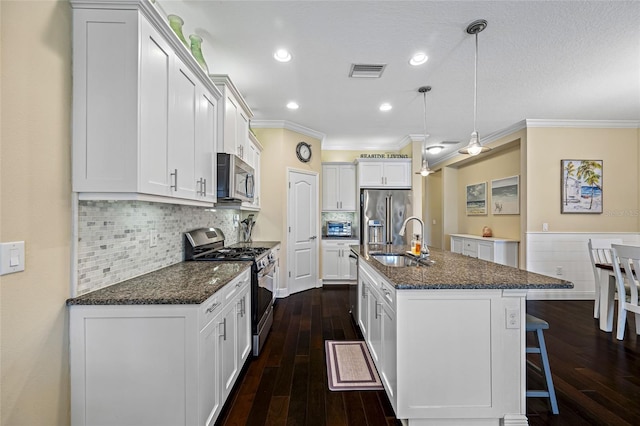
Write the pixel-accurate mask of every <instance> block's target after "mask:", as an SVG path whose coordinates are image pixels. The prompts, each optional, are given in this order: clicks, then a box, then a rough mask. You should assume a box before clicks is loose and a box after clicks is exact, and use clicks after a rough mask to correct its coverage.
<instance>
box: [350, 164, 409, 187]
mask: <svg viewBox="0 0 640 426" xmlns="http://www.w3.org/2000/svg"><path fill="white" fill-rule="evenodd" d="M358 185H359V186H360V188H409V189H410V188H411V159H410V158H409V159H389V160H373V161H370V160H368V159H358Z"/></svg>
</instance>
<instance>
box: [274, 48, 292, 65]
mask: <svg viewBox="0 0 640 426" xmlns="http://www.w3.org/2000/svg"><path fill="white" fill-rule="evenodd" d="M273 57H274V59H275V60H276V61H278V62H289V61H290V60H291V53H289V51H288V50H286V49H278V50H276V53H274V54H273Z"/></svg>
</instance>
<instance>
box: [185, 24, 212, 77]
mask: <svg viewBox="0 0 640 426" xmlns="http://www.w3.org/2000/svg"><path fill="white" fill-rule="evenodd" d="M189 39H190V40H191V53H192V54H193V57H194V58H195V59H196V62H197V63H198V64H199V65H200V67H201V68H202V69H203V70H204V72H205V73H206V74H209V67H208V66H207V63H206V62H205V60H204V56H202V37H200V36H197V35H195V34H191V35H190V36H189Z"/></svg>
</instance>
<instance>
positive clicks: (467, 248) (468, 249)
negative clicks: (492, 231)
mask: <svg viewBox="0 0 640 426" xmlns="http://www.w3.org/2000/svg"><path fill="white" fill-rule="evenodd" d="M462 254H464V255H465V256H471V257H478V242H477V241H473V240H464V241H463V244H462Z"/></svg>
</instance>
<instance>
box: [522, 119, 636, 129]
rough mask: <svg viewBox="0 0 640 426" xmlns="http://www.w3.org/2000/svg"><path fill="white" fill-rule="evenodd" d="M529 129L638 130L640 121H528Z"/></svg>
mask: <svg viewBox="0 0 640 426" xmlns="http://www.w3.org/2000/svg"><path fill="white" fill-rule="evenodd" d="M525 122H526V125H527V127H574V128H576V127H577V128H591V129H637V128H640V120H541V119H526V120H525Z"/></svg>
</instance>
